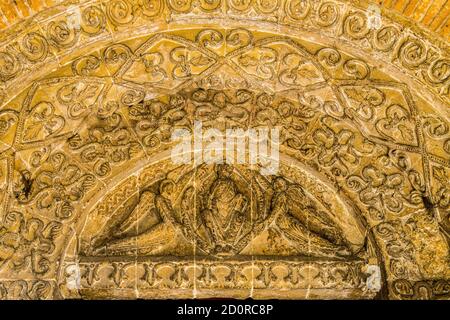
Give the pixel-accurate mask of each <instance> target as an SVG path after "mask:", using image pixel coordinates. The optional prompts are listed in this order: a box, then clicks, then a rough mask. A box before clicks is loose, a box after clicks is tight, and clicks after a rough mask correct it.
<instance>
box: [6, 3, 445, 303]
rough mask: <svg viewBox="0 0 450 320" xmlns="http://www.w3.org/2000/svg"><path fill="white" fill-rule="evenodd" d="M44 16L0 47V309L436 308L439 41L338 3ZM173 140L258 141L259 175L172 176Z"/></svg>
mask: <svg viewBox="0 0 450 320" xmlns="http://www.w3.org/2000/svg"><path fill="white" fill-rule="evenodd" d="M50 2H51V1H49V3H50ZM48 6H50V8H48V9H46V10H44V11H42V12H41V13H40V14H38V15H36V16H33V17H32V18H29V19H25V20H24V21H23V22H22V23H17V24H14V25H12V26H10V27H9V28H6V29H4V30H3V31H0V298H1V299H29V298H31V299H70V298H86V299H98V298H167V297H173V298H186V297H187V298H204V297H236V298H245V297H249V296H251V297H254V298H258V299H266V298H290V299H300V298H301V299H330V298H337V299H348V298H353V299H373V298H384V299H418V298H429V299H448V298H449V297H450V268H449V265H450V264H449V263H450V261H449V259H450V256H449V243H450V238H449V233H450V127H449V126H450V121H449V119H450V108H449V105H450V97H449V85H450V59H449V46H448V43H447V42H446V41H445V40H443V39H445V35H444V37H443V38H439V37H433V36H432V34H431V33H429V31H425V30H423V29H421V27H420V26H417V25H412V24H411V23H410V22H408V23H406V22H405V20H403V19H401V18H397V17H396V16H395V15H385V14H383V15H382V16H381V21H380V22H381V23H380V24H375V25H374V24H372V22H371V21H372V20H371V18H372V16H370V15H369V14H368V12H369V11H368V10H367V9H366V8H365V7H362V6H358V5H353V4H352V3H349V2H346V1H299V0H271V1H258V0H254V1H251V0H248V1H246V0H244V1H234V0H208V1H207V0H168V1H163V0H146V1H141V0H139V1H137V0H111V1H88V2H81V3H80V2H79V1H74V2H73V3H72V4H70V5H61V6H52V3H50V4H48ZM436 6H437V5H436ZM434 7H435V6H431V7H430V8H434ZM406 8H408V5H406V7H405V8H404V9H405V10H406ZM430 23H431V22H430ZM194 121H202V123H203V124H204V126H205V127H214V128H218V129H220V130H224V129H226V128H240V129H243V130H247V129H249V128H275V127H277V128H280V129H281V135H280V140H281V147H280V168H279V171H278V173H277V175H276V176H264V175H262V174H261V173H260V171H259V170H258V168H257V167H255V166H250V165H248V164H230V165H217V164H216V165H213V164H210V165H207V164H201V165H198V166H194V165H193V164H192V165H189V164H184V165H180V164H175V163H174V162H173V161H172V160H171V158H170V154H171V150H172V148H173V146H174V143H173V142H172V141H171V135H172V133H173V132H174V130H175V129H187V130H192V129H193V126H194Z"/></svg>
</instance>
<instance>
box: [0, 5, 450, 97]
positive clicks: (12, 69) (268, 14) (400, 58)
mask: <svg viewBox="0 0 450 320" xmlns="http://www.w3.org/2000/svg"><path fill="white" fill-rule="evenodd" d="M63 10H64V11H63ZM224 20H225V21H241V22H244V21H246V24H247V25H251V24H252V23H254V22H260V23H263V24H266V25H277V26H283V27H284V26H286V27H288V28H290V29H292V30H298V31H299V32H302V31H306V32H309V33H317V34H318V35H320V36H324V37H328V38H330V39H336V40H338V42H339V43H346V44H350V46H353V47H354V46H358V47H359V48H361V50H362V52H364V54H367V53H370V54H371V55H372V56H374V57H375V56H378V57H380V58H381V59H382V60H383V61H390V62H391V63H392V64H393V65H394V66H395V67H396V68H397V69H399V70H402V72H405V73H407V74H408V76H409V77H411V78H413V79H415V80H416V85H418V86H425V87H426V88H427V89H428V90H429V92H432V93H434V94H435V95H436V96H437V97H438V99H440V100H441V101H442V102H443V103H444V104H445V103H448V102H449V101H450V100H449V81H450V78H449V75H450V73H449V71H448V70H449V69H448V65H449V58H448V52H449V50H448V45H447V44H446V43H442V42H439V41H438V40H432V39H431V38H430V37H425V38H424V37H423V36H422V34H421V33H420V32H419V33H417V32H416V31H412V30H411V29H410V28H408V27H405V26H404V25H402V24H399V23H396V22H395V21H392V20H391V19H389V18H387V17H386V16H383V17H382V24H381V26H380V27H379V28H377V29H373V28H371V27H370V25H369V24H368V17H367V15H366V14H365V11H364V10H363V9H360V8H357V7H353V6H352V5H351V4H349V3H346V2H339V1H309V0H308V1H300V0H293V1H290V0H288V1H284V0H274V1H268V2H267V1H251V0H248V1H241V2H240V1H233V0H230V1H225V0H214V1H203V0H198V1H193V0H184V1H170V0H168V1H163V0H148V1H133V0H114V1H108V2H107V3H104V2H103V1H98V2H95V1H94V2H93V3H89V4H81V5H79V6H69V7H68V8H64V9H58V8H56V9H54V10H53V11H51V13H50V16H48V15H45V16H43V17H38V19H37V21H36V24H35V25H34V27H32V28H31V30H29V28H26V24H25V23H23V24H22V25H23V27H22V26H18V27H17V30H16V31H15V32H11V34H10V35H8V33H7V31H4V32H3V33H2V34H3V36H4V37H3V38H4V40H3V41H1V40H0V42H1V43H2V44H0V48H1V49H0V84H1V85H0V89H1V90H2V91H0V104H2V103H1V101H8V100H9V98H10V97H8V95H9V90H7V89H8V88H10V87H11V86H14V87H17V86H19V87H26V86H27V85H28V84H29V81H30V80H31V79H32V77H30V72H31V74H38V72H39V68H41V67H42V66H43V65H49V64H50V65H54V66H57V65H58V64H60V63H62V62H64V60H66V59H67V58H66V57H68V56H70V55H71V54H70V52H71V51H72V50H73V49H74V48H76V49H77V50H79V49H81V48H83V47H89V46H91V45H93V44H94V43H101V42H104V41H108V40H109V39H120V38H121V37H122V36H123V35H124V34H128V32H129V31H132V32H133V33H134V34H136V35H137V34H141V32H148V30H155V28H159V27H160V26H164V25H168V26H170V25H174V26H175V25H177V24H179V23H183V21H184V22H188V23H189V21H198V22H200V23H208V21H209V22H214V21H224ZM252 21H254V22H252ZM149 23H150V24H149ZM127 30H128V31H127Z"/></svg>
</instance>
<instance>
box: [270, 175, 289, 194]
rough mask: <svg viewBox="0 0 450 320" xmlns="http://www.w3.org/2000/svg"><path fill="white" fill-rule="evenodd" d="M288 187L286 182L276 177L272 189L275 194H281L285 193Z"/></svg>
mask: <svg viewBox="0 0 450 320" xmlns="http://www.w3.org/2000/svg"><path fill="white" fill-rule="evenodd" d="M287 186H288V182H287V181H286V180H285V179H284V178H281V177H277V178H276V179H275V181H274V182H273V188H274V190H275V191H276V192H283V191H286V189H287Z"/></svg>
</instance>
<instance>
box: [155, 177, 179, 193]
mask: <svg viewBox="0 0 450 320" xmlns="http://www.w3.org/2000/svg"><path fill="white" fill-rule="evenodd" d="M174 191H175V183H174V182H173V181H172V180H169V179H164V180H163V181H161V183H160V185H159V193H160V194H161V195H162V196H163V197H170V196H171V195H172V193H173V192H174Z"/></svg>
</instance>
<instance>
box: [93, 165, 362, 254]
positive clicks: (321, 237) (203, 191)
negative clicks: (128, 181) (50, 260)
mask: <svg viewBox="0 0 450 320" xmlns="http://www.w3.org/2000/svg"><path fill="white" fill-rule="evenodd" d="M183 172H184V173H183V174H182V175H180V177H183V178H179V179H178V180H171V179H168V178H167V176H165V178H164V179H161V180H159V181H156V182H155V183H153V184H152V185H150V186H148V187H146V188H145V189H144V190H143V191H141V192H140V194H139V198H138V199H136V198H134V200H133V205H131V206H128V207H127V208H129V209H128V211H127V212H119V213H118V214H116V215H113V216H112V217H111V218H109V222H106V224H105V227H104V228H103V230H100V232H98V234H97V235H96V236H95V237H94V238H93V241H92V242H91V246H92V247H93V250H91V253H93V254H118V255H121V254H129V253H130V252H138V253H140V254H156V253H157V252H170V253H171V254H178V255H183V254H184V253H183V252H184V251H183V250H184V249H182V248H187V247H189V248H190V249H189V250H191V251H189V252H192V250H194V249H193V248H194V247H195V252H196V254H199V255H212V256H216V257H226V256H232V255H237V254H240V253H241V252H242V254H252V252H253V251H252V250H253V249H252V248H254V247H255V245H256V246H257V247H259V248H261V245H262V246H264V245H268V246H269V247H266V249H261V250H259V249H258V250H259V251H257V252H259V253H256V254H265V253H264V251H265V250H269V251H268V252H271V251H270V250H272V248H271V247H270V243H265V244H264V243H261V242H260V243H256V244H254V243H253V241H255V239H256V238H257V237H258V236H260V238H259V239H260V240H261V239H264V236H261V235H262V234H263V233H264V232H266V231H267V230H269V229H270V230H272V231H275V233H276V234H278V236H279V237H280V238H282V242H283V243H285V245H287V246H288V247H289V248H291V249H289V250H293V251H292V252H295V254H297V255H301V256H315V257H348V256H352V255H354V254H356V253H357V251H358V250H357V249H355V246H353V247H352V245H351V244H350V242H349V240H347V239H346V236H345V233H344V232H343V230H342V229H341V227H340V225H339V223H338V222H337V221H336V220H335V218H334V217H333V214H332V213H331V212H330V211H327V210H326V209H325V207H323V205H322V204H320V202H318V200H317V199H316V198H314V197H313V196H312V195H309V194H308V193H306V192H305V191H304V190H303V188H302V187H301V186H300V185H298V184H295V183H291V182H289V181H288V180H286V179H285V178H284V177H282V176H277V177H274V178H268V177H264V176H262V175H260V174H259V173H258V172H257V171H254V170H246V171H239V170H237V169H236V167H234V166H231V165H228V164H218V165H200V166H199V167H197V168H196V169H194V170H188V169H186V170H185V171H183ZM125 207H126V206H125ZM261 237H262V238H261ZM258 241H259V240H258ZM264 241H265V240H264ZM269 242H270V241H269Z"/></svg>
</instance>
